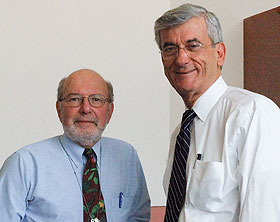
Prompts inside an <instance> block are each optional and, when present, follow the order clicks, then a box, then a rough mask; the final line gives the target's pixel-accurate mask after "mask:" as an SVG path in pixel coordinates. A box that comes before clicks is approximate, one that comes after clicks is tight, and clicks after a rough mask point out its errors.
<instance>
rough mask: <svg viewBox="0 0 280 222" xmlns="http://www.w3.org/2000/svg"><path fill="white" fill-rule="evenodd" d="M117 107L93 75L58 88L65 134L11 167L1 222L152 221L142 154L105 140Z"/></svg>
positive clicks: (2, 179) (0, 202) (23, 152)
mask: <svg viewBox="0 0 280 222" xmlns="http://www.w3.org/2000/svg"><path fill="white" fill-rule="evenodd" d="M113 99H114V96H113V87H112V85H111V84H110V83H109V82H107V81H105V80H104V79H103V78H102V77H101V76H100V75H99V74H98V73H96V72H94V71H92V70H88V69H81V70H78V71H75V72H73V73H72V74H70V75H69V76H68V77H67V78H63V79H62V80H61V81H60V83H59V87H58V93H57V102H56V108H57V113H58V116H59V119H60V122H61V123H62V126H63V129H64V134H63V135H61V136H56V137H53V138H50V139H46V140H43V141H40V142H37V143H34V144H31V145H28V146H26V147H23V148H21V149H20V150H18V151H17V152H15V153H14V154H12V155H11V156H10V157H9V158H8V159H7V160H6V161H5V163H4V165H3V167H2V168H1V170H0V197H1V198H0V206H1V207H0V215H1V221H5V222H20V221H24V222H31V221H38V222H39V221H44V222H45V221H51V222H66V221H73V222H81V221H83V222H89V221H90V222H98V221H101V222H104V221H108V222H113V221H114V222H125V221H146V222H148V221H149V219H150V198H149V194H148V191H147V186H146V181H145V177H144V173H143V170H142V167H141V163H140V161H139V158H138V155H137V153H136V150H135V149H134V148H133V147H132V146H131V145H130V144H128V143H126V142H124V141H120V140H117V139H112V138H107V137H102V133H103V131H104V129H105V128H106V125H107V124H108V123H109V121H110V119H111V116H112V113H113V109H114V104H113Z"/></svg>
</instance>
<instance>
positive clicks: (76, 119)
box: [74, 117, 98, 125]
mask: <svg viewBox="0 0 280 222" xmlns="http://www.w3.org/2000/svg"><path fill="white" fill-rule="evenodd" d="M75 122H92V123H94V124H95V125H97V124H98V119H97V118H94V117H87V118H84V117H83V118H81V117H76V118H74V123H75Z"/></svg>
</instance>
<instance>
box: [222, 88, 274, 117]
mask: <svg viewBox="0 0 280 222" xmlns="http://www.w3.org/2000/svg"><path fill="white" fill-rule="evenodd" d="M221 103H226V105H227V106H228V107H229V108H230V109H231V110H235V111H236V112H240V111H242V114H244V115H246V114H247V115H249V116H251V115H253V114H254V113H255V112H267V111H270V112H273V113H276V114H277V113H278V114H279V107H278V106H277V105H276V104H275V103H274V102H273V101H272V100H271V99H269V98H267V97H265V96H263V95H260V94H258V93H254V92H251V91H248V90H245V89H241V88H237V87H228V89H227V90H226V92H225V93H224V95H223V96H222V97H221ZM240 114H241V113H240Z"/></svg>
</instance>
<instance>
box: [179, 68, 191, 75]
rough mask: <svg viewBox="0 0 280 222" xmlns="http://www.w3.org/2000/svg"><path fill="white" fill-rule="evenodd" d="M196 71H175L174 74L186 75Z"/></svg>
mask: <svg viewBox="0 0 280 222" xmlns="http://www.w3.org/2000/svg"><path fill="white" fill-rule="evenodd" d="M194 71H196V69H192V70H189V71H185V72H180V71H175V74H178V75H187V74H189V73H192V72H194Z"/></svg>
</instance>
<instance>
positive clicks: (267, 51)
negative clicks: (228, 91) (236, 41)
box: [244, 7, 280, 107]
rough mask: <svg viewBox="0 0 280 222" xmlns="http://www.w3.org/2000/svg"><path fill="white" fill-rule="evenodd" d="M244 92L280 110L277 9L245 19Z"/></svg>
mask: <svg viewBox="0 0 280 222" xmlns="http://www.w3.org/2000/svg"><path fill="white" fill-rule="evenodd" d="M244 88H245V89H248V90H251V91H253V92H257V93H260V94H263V95H265V96H267V97H269V98H270V99H272V100H273V101H274V102H275V103H276V104H277V105H278V106H279V107H280V7H277V8H274V9H271V10H269V11H266V12H263V13H260V14H257V15H254V16H251V17H249V18H246V19H244Z"/></svg>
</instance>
